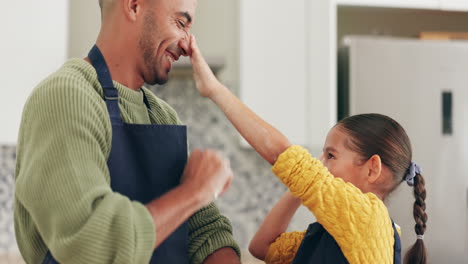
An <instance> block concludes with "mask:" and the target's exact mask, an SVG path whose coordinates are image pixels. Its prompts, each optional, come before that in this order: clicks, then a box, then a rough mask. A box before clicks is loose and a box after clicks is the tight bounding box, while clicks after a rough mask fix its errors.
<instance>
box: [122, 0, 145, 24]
mask: <svg viewBox="0 0 468 264" xmlns="http://www.w3.org/2000/svg"><path fill="white" fill-rule="evenodd" d="M121 1H122V2H123V5H122V8H123V11H124V13H125V16H126V17H127V18H128V19H130V20H131V21H136V20H137V18H138V16H139V15H140V14H141V4H142V2H143V0H121Z"/></svg>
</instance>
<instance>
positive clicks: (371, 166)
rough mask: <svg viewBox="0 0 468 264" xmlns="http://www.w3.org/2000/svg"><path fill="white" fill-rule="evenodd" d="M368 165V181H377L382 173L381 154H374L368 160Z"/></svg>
mask: <svg viewBox="0 0 468 264" xmlns="http://www.w3.org/2000/svg"><path fill="white" fill-rule="evenodd" d="M366 167H367V171H368V173H367V182H368V183H370V184H373V183H375V182H376V181H377V180H378V179H379V178H380V176H381V175H382V160H381V159H380V156H379V155H377V154H376V155H373V156H372V157H371V158H370V159H369V160H367V162H366Z"/></svg>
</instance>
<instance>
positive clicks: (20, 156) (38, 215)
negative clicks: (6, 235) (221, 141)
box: [15, 0, 239, 264]
mask: <svg viewBox="0 0 468 264" xmlns="http://www.w3.org/2000/svg"><path fill="white" fill-rule="evenodd" d="M100 6H101V12H102V27H101V31H100V34H99V36H98V39H97V41H96V46H94V47H93V49H92V50H91V51H90V53H89V56H88V57H87V58H86V59H85V60H83V59H72V60H70V61H68V62H67V63H66V64H65V65H64V66H63V67H62V68H60V69H59V70H58V71H57V72H55V73H54V74H52V75H51V76H49V77H48V78H47V79H46V80H44V81H43V82H42V83H41V84H40V85H39V86H38V87H36V89H35V90H34V91H33V93H32V94H31V96H30V98H29V99H28V102H27V103H26V106H25V108H24V112H23V119H22V123H21V128H20V135H19V140H18V147H17V168H16V203H15V228H16V235H17V240H18V245H19V247H20V250H21V253H22V255H23V257H24V259H25V260H26V261H27V262H28V263H87V264H90V263H138V264H139V263H149V262H150V263H164V264H166V263H170V264H172V263H174V264H178V263H206V264H209V263H239V257H238V254H239V248H238V246H237V244H236V242H235V241H234V239H233V237H232V227H231V225H230V223H229V221H228V220H227V219H226V218H225V217H223V216H221V215H220V213H219V211H218V209H217V208H216V206H215V205H214V204H213V203H212V201H213V200H214V199H216V197H217V196H218V195H220V194H222V193H223V192H224V191H226V190H227V188H228V187H229V185H230V182H231V180H232V171H231V169H230V166H229V162H228V161H226V160H224V159H222V158H221V157H220V156H219V155H218V154H216V153H215V152H213V151H209V150H205V151H194V152H193V153H192V154H191V155H190V157H189V158H188V160H187V146H186V144H187V143H186V128H185V127H184V126H182V125H181V122H180V120H179V119H178V117H177V115H176V113H175V111H174V110H173V109H172V108H170V107H169V106H168V105H167V104H166V103H165V102H163V101H162V100H161V99H159V98H157V97H155V96H154V95H152V94H151V93H150V92H149V90H147V89H146V88H142V85H143V84H144V83H145V82H146V83H149V84H156V83H159V84H162V83H164V82H166V81H167V79H168V73H169V71H170V70H171V64H172V62H173V61H175V60H177V59H178V58H179V56H187V55H190V52H191V51H190V49H189V47H190V43H189V36H190V34H189V30H190V28H191V25H192V23H193V16H194V13H195V8H196V0H100Z"/></svg>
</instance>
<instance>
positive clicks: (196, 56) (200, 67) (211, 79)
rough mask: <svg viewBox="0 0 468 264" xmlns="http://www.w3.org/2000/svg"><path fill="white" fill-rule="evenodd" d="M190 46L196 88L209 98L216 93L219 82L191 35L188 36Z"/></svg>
mask: <svg viewBox="0 0 468 264" xmlns="http://www.w3.org/2000/svg"><path fill="white" fill-rule="evenodd" d="M190 48H191V50H192V54H191V55H190V61H191V63H192V68H193V77H194V79H195V85H196V86H197V90H198V92H199V93H200V95H201V96H203V97H208V98H211V96H213V95H214V94H215V93H216V89H217V88H218V87H219V86H220V83H219V81H218V79H216V77H215V76H214V74H213V72H212V71H211V69H210V67H209V66H208V64H207V63H206V61H205V59H204V58H203V55H202V54H201V52H200V49H199V48H198V45H197V41H196V40H195V36H193V35H191V36H190Z"/></svg>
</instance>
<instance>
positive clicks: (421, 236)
mask: <svg viewBox="0 0 468 264" xmlns="http://www.w3.org/2000/svg"><path fill="white" fill-rule="evenodd" d="M416 237H417V238H418V239H421V240H423V239H424V235H417V236H416Z"/></svg>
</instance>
